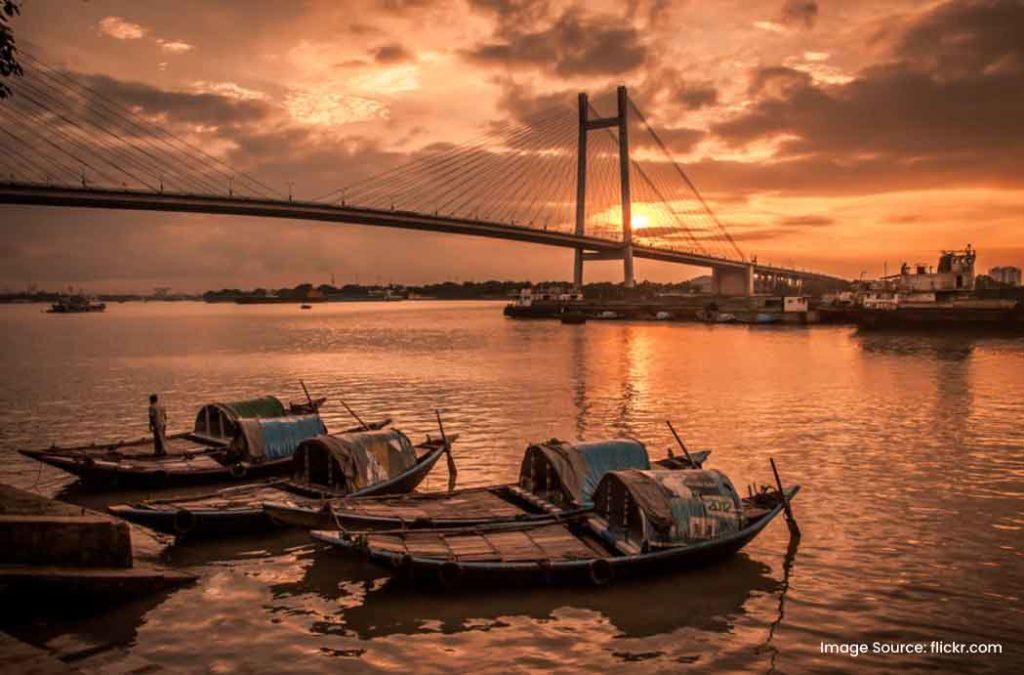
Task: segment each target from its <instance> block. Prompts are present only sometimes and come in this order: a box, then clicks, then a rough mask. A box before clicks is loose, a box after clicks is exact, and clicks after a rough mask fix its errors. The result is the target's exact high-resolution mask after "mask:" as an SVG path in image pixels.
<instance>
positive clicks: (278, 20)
mask: <svg viewBox="0 0 1024 675" xmlns="http://www.w3.org/2000/svg"><path fill="white" fill-rule="evenodd" d="M14 31H15V37H16V39H17V40H18V41H19V44H21V45H22V46H23V47H25V48H27V49H30V50H31V51H32V53H33V54H35V55H37V56H39V57H40V58H42V59H44V60H45V61H47V62H48V63H50V64H52V65H55V66H60V67H63V68H66V69H67V70H69V71H73V72H75V73H79V74H81V75H82V76H83V77H89V78H91V79H90V81H92V82H94V83H97V84H98V85H99V84H101V85H102V88H103V90H104V91H106V92H107V93H108V94H109V95H111V96H112V97H115V98H117V99H118V100H120V101H122V102H123V103H124V104H125V105H127V106H132V107H134V108H135V109H137V110H139V111H141V112H142V113H144V114H146V115H147V116H148V117H149V118H150V119H159V120H161V122H162V123H163V124H164V125H166V127H167V128H169V129H171V130H173V131H174V132H175V133H178V134H182V135H187V136H189V137H190V138H193V139H196V140H197V141H198V142H201V143H202V144H203V147H204V148H205V149H206V150H207V151H209V152H211V153H214V154H216V155H218V156H220V157H223V158H224V159H225V160H226V161H228V162H229V163H230V164H231V165H232V166H235V167H238V168H240V169H244V170H246V171H248V172H250V173H252V174H254V175H256V176H258V177H260V178H261V179H262V180H264V181H265V182H267V183H269V184H271V185H274V186H276V187H278V188H279V189H280V190H282V191H286V190H287V183H288V182H289V181H291V182H293V183H294V191H295V195H296V197H298V198H314V197H318V196H320V195H322V194H323V193H325V192H327V191H329V190H331V189H333V188H336V187H339V186H342V185H345V184H347V183H349V182H351V181H352V180H354V179H356V178H359V177H362V176H364V175H366V174H367V173H368V172H372V170H373V169H384V168H387V167H388V166H391V165H392V164H394V163H395V162H398V161H401V160H402V159H403V158H405V157H408V156H410V155H411V154H412V153H415V152H417V151H418V150H421V149H423V148H424V147H426V146H429V145H431V144H435V143H439V142H459V141H464V140H466V139H468V138H472V137H475V136H477V135H479V134H480V133H481V132H482V130H485V129H487V128H490V127H491V126H493V125H494V124H495V123H496V122H500V121H504V120H513V121H516V120H521V119H524V118H526V117H528V116H529V115H530V114H531V113H533V112H535V111H537V110H540V109H542V108H544V107H547V106H550V105H551V104H552V103H553V102H563V101H564V103H565V104H566V105H567V106H569V108H567V109H568V110H569V114H570V115H571V114H572V110H571V106H573V105H575V95H576V92H578V91H589V92H591V93H593V94H595V95H597V94H599V93H601V92H605V93H607V92H610V91H611V90H613V89H614V87H615V86H616V85H618V84H626V85H628V86H629V87H630V91H631V94H632V96H633V98H634V100H635V101H636V102H637V103H638V105H639V106H641V108H642V109H643V110H644V112H645V114H647V116H648V117H649V118H650V119H651V121H652V122H653V123H654V124H655V125H656V126H657V127H658V128H659V129H660V130H661V131H662V135H663V136H664V137H665V138H666V139H667V140H668V141H669V142H670V144H671V147H672V150H673V152H674V154H675V155H676V157H677V158H678V159H680V160H681V161H682V162H683V163H684V165H685V166H686V168H687V171H688V172H689V174H690V176H691V177H692V179H693V180H694V182H695V183H696V184H697V185H698V186H699V187H700V188H701V189H702V191H703V192H704V194H705V196H706V197H707V198H708V200H709V201H710V202H711V205H712V207H713V208H714V209H715V211H716V212H717V213H718V215H719V217H720V219H721V220H722V221H723V222H724V223H725V224H726V226H727V227H728V228H729V230H730V232H731V233H732V234H733V236H734V237H735V239H736V240H737V243H738V245H739V246H740V248H741V249H742V250H743V251H744V253H746V254H747V255H751V254H756V255H757V256H758V258H759V259H760V260H767V261H772V262H778V263H779V264H784V265H794V266H801V267H809V268H814V269H818V270H821V271H827V272H831V273H835V274H840V275H844V276H850V277H855V276H858V275H860V273H861V272H862V271H867V273H868V274H869V275H878V274H881V272H882V265H883V262H888V264H889V269H890V270H891V269H894V267H895V266H896V265H898V264H899V262H900V261H903V260H909V261H911V262H915V261H918V260H920V261H924V262H928V263H930V264H932V263H934V261H935V259H936V258H937V254H938V251H939V250H940V249H942V248H960V247H962V246H964V245H965V244H967V243H968V242H970V243H972V244H974V245H975V246H976V247H977V248H979V249H980V254H979V267H980V268H981V270H987V269H988V268H989V267H992V266H995V265H1005V264H1013V265H1018V266H1020V265H1021V264H1024V231H1022V228H1024V178H1022V176H1024V172H1022V170H1021V158H1022V157H1024V3H1022V2H1017V1H1014V0H1004V1H998V0H991V1H978V2H907V1H904V0H885V1H875V0H858V1H855V2H854V1H847V2H840V1H830V0H822V1H821V2H815V1H813V0H767V1H761V0H719V1H717V2H695V1H689V2H686V1H678V2H672V1H666V0H655V1H650V2H647V1H641V0H636V1H632V2H613V1H591V2H586V3H570V2H557V1H553V0H552V1H543V0H540V1H533V0H438V1H432V0H379V1H373V0H361V1H353V2H344V1H340V0H305V1H301V2H300V1H298V0H296V1H293V2H282V1H276V2H261V1H259V0H235V1H229V0H222V1H220V2H205V1H201V0H191V1H190V0H175V1H173V2H172V1H170V0H168V1H160V0H152V1H149V2H137V1H128V0H90V1H89V2H84V1H78V0H26V2H25V3H24V7H23V14H22V16H21V17H20V18H18V19H17V20H16V21H15V23H14ZM12 84H13V87H14V88H15V92H17V82H16V81H15V82H14V83H12ZM15 95H17V94H15ZM0 105H3V104H2V103H0ZM0 220H2V222H3V226H4V239H5V244H6V245H5V246H4V248H3V252H2V253H0V286H3V287H8V288H19V287H24V285H25V284H26V283H28V282H34V283H37V284H39V285H41V286H44V287H51V288H54V287H57V286H58V285H64V284H69V283H72V284H75V285H81V286H84V287H86V288H87V289H89V290H94V291H112V290H132V291H145V290H148V289H150V288H151V287H153V286H172V287H174V288H176V289H180V290H203V289H206V288H212V287H217V288H219V287H223V286H250V287H251V286H255V285H263V286H267V285H270V286H278V285H294V284H296V283H299V282H302V281H312V282H315V283H322V282H326V281H328V280H329V278H330V275H331V274H332V273H334V274H335V275H336V277H337V280H338V282H339V283H342V282H350V281H359V282H362V283H374V282H392V281H393V282H398V283H402V282H404V283H421V282H429V281H441V280H448V279H451V280H468V279H478V280H480V279H487V278H514V279H526V278H529V279H534V280H540V279H552V278H562V279H565V278H569V277H570V276H571V253H570V252H569V251H567V250H563V249H550V248H545V247H538V246H530V245H525V244H513V243H505V242H499V241H493V240H483V239H474V238H469V237H457V236H451V235H440V234H429V233H417V232H409V231H402V230H387V229H379V228H367V227H360V226H338V225H323V224H307V223H301V222H291V221H276V220H259V219H248V218H241V217H223V216H204V215H176V214H169V215H168V214H151V213H133V212H123V211H120V212H104V211H88V210H81V211H79V210H70V209H64V210H59V209H44V208H29V207H0ZM701 272H702V271H701V270H699V269H692V268H682V267H672V266H667V265H663V264H655V263H650V262H646V261H641V262H639V263H638V276H639V277H640V278H649V279H654V280H682V279H685V278H689V277H690V276H693V275H694V274H698V273H701ZM587 275H588V279H589V280H612V279H621V269H620V265H618V264H615V263H601V264H594V265H591V266H589V267H588V270H587Z"/></svg>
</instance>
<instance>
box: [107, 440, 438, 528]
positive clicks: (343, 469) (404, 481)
mask: <svg viewBox="0 0 1024 675" xmlns="http://www.w3.org/2000/svg"><path fill="white" fill-rule="evenodd" d="M271 428H273V429H275V430H280V429H281V428H285V427H282V426H280V425H278V426H272V427H271ZM456 438H457V436H456V435H449V436H447V437H446V439H438V438H431V437H429V436H428V437H427V439H426V440H425V441H424V442H423V443H420V444H418V445H413V444H412V442H411V441H410V440H409V437H408V436H406V435H405V434H403V433H402V432H401V431H398V430H397V429H384V430H373V429H370V430H362V429H356V430H349V431H347V432H344V433H337V434H330V435H328V434H320V435H316V436H314V437H312V438H306V439H305V440H303V441H302V442H301V443H299V444H298V449H297V450H296V451H295V453H294V455H293V456H292V458H291V467H292V477H291V479H289V480H280V481H275V482H272V483H258V484H255V485H249V486H241V487H233V488H226V489H223V490H218V491H217V492H213V493H208V494H204V495H191V496H188V497H179V498H172V499H152V500H147V501H144V502H137V503H134V504H117V505H114V506H111V507H109V511H110V512H111V513H113V514H115V515H117V516H119V517H121V518H124V519H126V520H130V521H132V522H133V523H137V524H139V525H144V526H146V527H149V528H152V529H154V530H157V531H159V532H166V533H168V534H174V535H177V536H178V537H186V538H199V537H210V536H230V535H236V534H247V533H253V532H265V531H268V530H270V529H272V528H273V527H274V526H275V525H277V524H278V523H276V522H275V521H274V520H272V519H271V518H270V517H269V515H268V514H267V512H266V511H265V510H264V508H263V503H264V502H265V501H268V500H271V501H272V500H274V499H277V500H281V499H284V498H286V497H287V498H290V499H293V500H295V501H296V502H297V503H299V504H302V505H304V506H305V507H308V508H309V509H311V510H312V511H313V512H319V511H320V510H321V509H322V508H323V506H324V504H325V500H326V499H328V498H332V497H342V496H349V497H353V498H361V497H365V496H372V495H388V494H402V493H407V492H410V491H411V490H413V489H415V488H416V486H417V485H419V484H420V482H421V481H422V480H423V479H424V478H425V477H426V475H427V474H428V473H429V472H430V470H431V469H432V468H433V467H434V465H435V464H437V461H438V459H439V458H440V457H441V455H443V454H444V453H446V452H449V451H450V447H451V444H452V443H453V442H454V441H455V440H456Z"/></svg>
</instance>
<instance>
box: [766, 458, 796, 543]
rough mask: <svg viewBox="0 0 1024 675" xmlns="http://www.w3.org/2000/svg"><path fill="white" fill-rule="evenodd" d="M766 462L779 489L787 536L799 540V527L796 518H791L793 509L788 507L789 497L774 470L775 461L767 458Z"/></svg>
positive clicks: (777, 473)
mask: <svg viewBox="0 0 1024 675" xmlns="http://www.w3.org/2000/svg"><path fill="white" fill-rule="evenodd" d="M768 461H769V462H771V464H772V473H773V474H775V486H776V487H777V488H778V489H779V498H781V499H782V508H783V510H784V511H785V512H786V524H787V525H788V526H789V534H790V535H792V536H793V537H796V538H797V539H799V538H800V527H799V526H798V525H797V524H796V518H794V517H793V507H791V506H790V505H789V497H787V496H786V491H785V490H783V489H782V479H781V478H779V470H778V469H776V468H775V459H774V458H772V457H769V458H768Z"/></svg>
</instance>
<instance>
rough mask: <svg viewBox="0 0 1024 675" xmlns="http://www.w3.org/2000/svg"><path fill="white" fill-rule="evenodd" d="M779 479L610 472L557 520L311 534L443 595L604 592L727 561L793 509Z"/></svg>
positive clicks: (793, 488)
mask: <svg viewBox="0 0 1024 675" xmlns="http://www.w3.org/2000/svg"><path fill="white" fill-rule="evenodd" d="M776 480H777V483H778V487H777V488H770V487H768V486H762V487H761V489H760V490H759V491H758V492H756V493H754V492H753V491H751V494H750V495H749V496H747V497H745V498H742V499H741V498H740V496H739V495H738V494H737V493H736V490H735V489H734V488H733V485H732V483H731V482H730V481H729V479H728V478H727V477H726V476H725V475H724V474H721V473H720V472H717V471H705V470H694V471H664V470H634V469H630V470H624V471H613V472H609V473H606V474H605V475H604V477H603V478H602V479H601V482H600V484H599V485H598V487H597V489H596V490H595V491H594V493H593V497H594V505H593V509H592V510H590V511H588V512H586V513H580V514H576V515H573V516H570V517H566V518H560V519H557V520H547V521H539V522H532V523H502V524H491V525H476V526H472V527H461V528H455V527H452V528H430V529H418V530H414V531H413V530H408V529H395V530H387V531H363V532H355V531H345V530H339V531H330V530H320V531H314V532H313V533H312V535H313V537H314V538H315V539H317V540H320V541H323V542H326V543H328V544H331V545H333V546H335V547H338V548H340V549H343V550H345V551H348V552H352V553H356V554H358V555H361V556H363V557H365V558H367V559H369V560H370V561H372V562H375V563H377V564H379V565H381V566H382V567H384V568H385V569H387V570H389V571H390V572H391V573H392V574H393V575H395V576H396V577H398V578H399V579H400V580H405V581H410V582H414V583H417V584H425V585H429V586H441V587H443V588H445V589H448V590H451V589H453V588H455V587H458V586H460V585H487V586H489V587H492V588H505V587H507V586H509V585H513V584H519V583H523V584H542V585H543V584H580V583H582V584H592V585H597V586H601V585H605V584H608V583H611V582H612V581H615V580H619V579H624V578H628V577H646V576H648V575H650V574H652V573H655V572H663V571H672V570H682V569H687V568H691V567H697V566H701V565H706V564H710V563H713V562H716V561H718V560H720V559H722V558H724V557H726V556H729V555H732V554H733V553H735V552H736V551H738V550H740V549H741V548H743V547H744V546H745V545H746V544H747V543H749V542H750V541H751V540H752V539H754V537H756V536H757V535H758V534H759V533H760V532H761V531H762V530H763V529H764V528H765V527H766V526H767V525H768V523H770V522H771V521H772V519H774V518H775V516H777V515H778V514H779V513H781V512H783V511H784V510H788V509H789V508H790V506H789V501H790V500H791V499H792V498H793V497H794V496H795V495H796V493H797V492H798V490H799V486H791V487H788V488H784V487H782V483H781V481H780V480H779V479H778V478H777V477H776ZM791 531H792V529H791Z"/></svg>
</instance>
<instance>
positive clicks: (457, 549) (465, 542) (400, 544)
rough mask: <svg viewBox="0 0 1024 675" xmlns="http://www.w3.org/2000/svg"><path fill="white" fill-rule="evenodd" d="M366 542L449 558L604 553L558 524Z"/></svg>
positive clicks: (374, 537)
mask: <svg viewBox="0 0 1024 675" xmlns="http://www.w3.org/2000/svg"><path fill="white" fill-rule="evenodd" d="M367 544H368V545H369V546H370V547H372V548H376V549H379V550H386V551H391V552H394V553H398V554H409V555H413V556H423V557H431V558H442V559H448V560H453V561H465V562H468V561H473V562H492V561H493V562H542V561H548V560H579V559H584V558H593V557H595V555H596V556H600V557H607V556H608V553H607V552H606V551H604V550H603V549H597V548H594V547H591V546H588V545H587V544H586V542H584V541H581V540H580V539H579V538H578V537H577V536H576V535H575V534H573V533H572V532H571V531H570V530H569V528H568V527H566V526H565V525H561V524H552V525H544V526H540V527H534V528H530V529H525V528H524V529H512V530H488V531H486V532H485V531H478V532H473V531H465V532H443V531H429V530H425V531H409V532H405V533H386V534H384V533H381V534H370V535H368V537H367Z"/></svg>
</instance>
